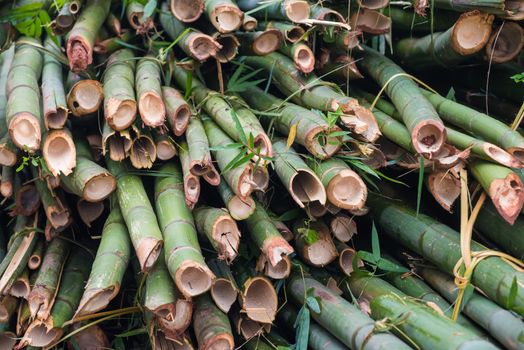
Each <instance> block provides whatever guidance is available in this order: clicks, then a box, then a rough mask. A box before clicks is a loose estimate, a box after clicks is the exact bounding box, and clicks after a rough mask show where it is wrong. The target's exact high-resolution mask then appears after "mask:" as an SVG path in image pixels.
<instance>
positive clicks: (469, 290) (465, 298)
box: [460, 283, 475, 311]
mask: <svg viewBox="0 0 524 350" xmlns="http://www.w3.org/2000/svg"><path fill="white" fill-rule="evenodd" d="M474 292H475V288H474V287H473V285H472V284H471V283H469V284H468V285H467V286H466V289H465V290H464V296H463V297H462V303H461V304H460V311H462V309H464V306H466V304H467V303H468V302H469V300H470V299H471V297H472V296H473V293H474Z"/></svg>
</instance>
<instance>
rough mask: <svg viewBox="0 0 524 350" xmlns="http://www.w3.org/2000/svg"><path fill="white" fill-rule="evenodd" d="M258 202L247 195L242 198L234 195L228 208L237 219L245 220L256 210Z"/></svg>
mask: <svg viewBox="0 0 524 350" xmlns="http://www.w3.org/2000/svg"><path fill="white" fill-rule="evenodd" d="M255 208H256V204H255V201H254V200H253V198H251V197H247V198H246V199H245V200H242V199H241V198H240V197H238V196H233V198H231V200H230V201H229V203H228V204H227V209H228V210H229V213H230V214H231V217H232V218H233V219H235V220H245V219H247V218H248V217H250V216H251V214H253V213H254V212H255Z"/></svg>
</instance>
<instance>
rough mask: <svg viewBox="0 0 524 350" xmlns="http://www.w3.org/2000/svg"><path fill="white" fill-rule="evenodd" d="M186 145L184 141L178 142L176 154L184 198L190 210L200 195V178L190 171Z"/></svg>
mask: <svg viewBox="0 0 524 350" xmlns="http://www.w3.org/2000/svg"><path fill="white" fill-rule="evenodd" d="M188 147H189V146H188V145H187V143H186V142H184V141H180V142H179V143H178V155H179V158H180V165H181V166H182V175H183V181H184V198H185V202H186V205H187V206H188V207H189V209H191V210H192V209H193V208H194V207H195V205H196V203H197V202H198V198H199V197H200V178H199V177H198V176H197V175H195V174H193V173H191V165H190V164H191V163H190V162H191V159H190V158H189V157H190V155H189V150H188Z"/></svg>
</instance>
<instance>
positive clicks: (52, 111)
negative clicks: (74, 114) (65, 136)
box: [42, 38, 69, 130]
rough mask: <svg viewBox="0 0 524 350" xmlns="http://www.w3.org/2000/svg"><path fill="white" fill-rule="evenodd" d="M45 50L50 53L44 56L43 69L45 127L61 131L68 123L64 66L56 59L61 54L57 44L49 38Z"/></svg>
mask: <svg viewBox="0 0 524 350" xmlns="http://www.w3.org/2000/svg"><path fill="white" fill-rule="evenodd" d="M44 47H45V49H46V50H47V51H48V52H50V53H46V54H44V66H43V69H42V100H43V112H44V125H45V127H46V129H48V130H49V129H61V128H63V127H64V124H65V122H66V121H67V114H68V112H69V111H68V110H67V104H66V98H65V91H64V83H63V77H62V66H61V65H60V62H59V61H58V60H57V59H56V58H55V55H57V54H58V53H59V52H60V49H59V48H58V47H57V46H56V44H55V43H54V42H53V40H51V38H47V39H46V40H45V43H44Z"/></svg>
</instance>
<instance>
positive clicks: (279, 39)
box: [236, 28, 284, 56]
mask: <svg viewBox="0 0 524 350" xmlns="http://www.w3.org/2000/svg"><path fill="white" fill-rule="evenodd" d="M236 36H237V38H238V41H239V42H240V47H239V51H240V54H241V55H245V56H251V55H259V56H263V55H267V54H270V53H271V52H275V51H277V50H278V49H279V48H280V47H281V46H282V43H283V41H284V37H283V36H282V33H281V32H280V31H279V30H278V29H271V28H270V29H266V30H264V31H255V32H238V33H236Z"/></svg>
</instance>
